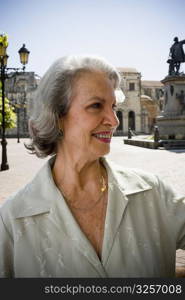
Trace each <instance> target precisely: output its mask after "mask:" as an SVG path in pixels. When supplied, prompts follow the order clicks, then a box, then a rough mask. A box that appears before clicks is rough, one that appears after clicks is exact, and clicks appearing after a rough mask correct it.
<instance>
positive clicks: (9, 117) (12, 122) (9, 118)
mask: <svg viewBox="0 0 185 300" xmlns="http://www.w3.org/2000/svg"><path fill="white" fill-rule="evenodd" d="M16 120H17V118H16V114H15V112H14V108H13V107H12V106H11V105H10V102H9V100H8V98H6V97H5V128H6V129H8V128H14V127H16ZM1 128H2V92H1V91H0V129H1Z"/></svg>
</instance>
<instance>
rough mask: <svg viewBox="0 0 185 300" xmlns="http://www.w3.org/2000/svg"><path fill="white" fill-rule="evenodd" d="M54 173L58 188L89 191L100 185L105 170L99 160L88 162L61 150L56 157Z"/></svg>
mask: <svg viewBox="0 0 185 300" xmlns="http://www.w3.org/2000/svg"><path fill="white" fill-rule="evenodd" d="M52 172H53V177H54V181H55V183H56V185H57V186H58V187H59V186H65V187H67V186H70V187H73V188H76V189H78V190H86V189H87V190H88V188H92V185H93V184H95V185H97V184H99V180H100V179H101V177H102V176H104V174H103V173H104V172H105V170H104V168H103V166H102V164H101V163H100V160H99V159H96V160H94V161H93V160H90V159H89V160H87V159H85V158H82V157H80V156H77V154H76V155H71V154H70V153H66V152H65V151H62V150H60V151H58V153H57V155H56V160H55V163H54V166H53V170H52Z"/></svg>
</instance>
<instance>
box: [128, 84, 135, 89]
mask: <svg viewBox="0 0 185 300" xmlns="http://www.w3.org/2000/svg"><path fill="white" fill-rule="evenodd" d="M129 91H135V83H134V82H130V83H129Z"/></svg>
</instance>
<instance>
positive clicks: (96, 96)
mask: <svg viewBox="0 0 185 300" xmlns="http://www.w3.org/2000/svg"><path fill="white" fill-rule="evenodd" d="M119 82H120V78H119V74H118V72H117V71H116V69H115V68H114V67H113V66H111V65H110V64H109V63H108V62H106V61H105V60H103V59H100V58H96V57H85V56H80V57H76V56H69V57H64V58H61V59H59V60H57V61H56V62H55V63H54V64H53V65H52V66H51V67H50V68H49V70H48V71H47V72H46V74H45V76H44V77H43V78H42V80H41V81H40V84H39V87H38V90H37V92H36V95H35V99H34V107H33V113H32V116H31V119H30V123H29V126H30V134H31V144H29V145H28V146H27V147H28V148H29V149H31V150H32V151H33V152H34V153H35V154H36V155H37V156H39V157H46V156H48V155H52V157H51V158H50V159H49V160H48V161H47V162H46V164H45V165H44V167H43V168H42V169H41V170H40V171H39V173H38V174H37V175H36V177H35V178H34V179H33V180H32V181H31V182H30V183H29V184H28V185H26V186H25V187H24V188H22V189H21V190H20V191H18V192H17V193H16V194H15V195H13V196H12V197H10V199H8V200H7V201H6V202H5V203H4V205H3V206H2V207H1V210H0V213H1V223H0V275H1V277H173V276H175V252H176V248H185V201H184V200H183V197H179V196H178V195H176V194H175V192H173V190H172V189H171V188H169V187H168V186H166V184H164V183H163V182H162V181H161V180H160V179H158V177H156V176H155V175H152V174H148V173H145V172H142V171H138V170H129V169H124V168H122V167H120V166H116V165H114V164H113V163H112V162H110V161H109V160H108V159H106V158H105V155H106V154H108V153H109V150H110V142H111V138H112V135H113V133H114V131H115V129H116V127H117V126H118V119H117V117H116V98H115V89H116V88H117V87H118V86H119ZM123 159H124V157H123Z"/></svg>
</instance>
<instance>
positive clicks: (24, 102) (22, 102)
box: [5, 72, 38, 137]
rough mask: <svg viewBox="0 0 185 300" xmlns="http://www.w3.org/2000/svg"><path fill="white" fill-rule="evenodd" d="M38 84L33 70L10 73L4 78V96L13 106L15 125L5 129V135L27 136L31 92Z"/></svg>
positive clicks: (32, 92)
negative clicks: (15, 117)
mask: <svg viewBox="0 0 185 300" xmlns="http://www.w3.org/2000/svg"><path fill="white" fill-rule="evenodd" d="M37 86H38V78H37V76H36V75H35V73H34V72H21V73H17V74H15V73H10V74H9V78H8V79H7V80H6V85H5V87H6V97H7V98H8V99H9V101H10V104H11V105H12V106H13V107H14V111H15V113H16V115H17V126H16V128H13V129H7V130H6V136H7V137H28V136H29V134H28V115H29V107H30V104H31V103H32V99H33V94H34V91H35V90H36V88H37Z"/></svg>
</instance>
